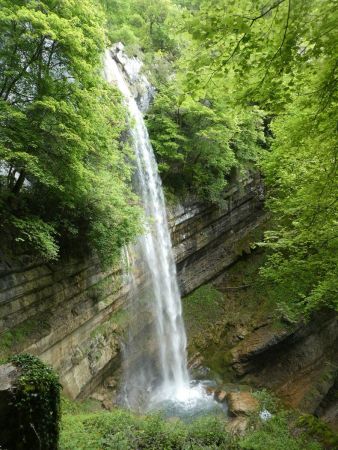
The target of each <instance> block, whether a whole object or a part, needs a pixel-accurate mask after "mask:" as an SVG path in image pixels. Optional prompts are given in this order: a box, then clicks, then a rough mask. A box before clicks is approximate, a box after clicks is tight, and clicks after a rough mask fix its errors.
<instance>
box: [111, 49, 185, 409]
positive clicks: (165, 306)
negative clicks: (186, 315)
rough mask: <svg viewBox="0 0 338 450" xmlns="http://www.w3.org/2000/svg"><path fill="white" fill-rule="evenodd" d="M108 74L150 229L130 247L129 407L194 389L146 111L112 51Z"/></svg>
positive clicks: (163, 202)
mask: <svg viewBox="0 0 338 450" xmlns="http://www.w3.org/2000/svg"><path fill="white" fill-rule="evenodd" d="M104 67H105V68H104V72H105V77H106V80H107V81H108V82H113V83H115V84H116V85H117V87H118V88H119V90H120V91H121V93H122V94H123V96H124V98H125V103H126V106H127V108H128V111H129V116H130V133H131V139H132V145H133V148H134V152H135V165H136V175H135V178H136V179H135V186H136V190H137V193H138V194H139V197H140V199H141V202H142V207H143V209H144V216H145V221H146V231H145V233H144V234H143V235H142V236H139V237H138V239H137V241H136V242H135V243H134V245H132V246H130V247H129V248H128V249H126V259H127V260H128V265H129V272H128V282H129V284H130V291H131V294H130V297H131V299H130V307H129V312H130V316H131V319H130V320H131V323H130V326H129V339H128V342H127V344H126V349H125V356H126V357H125V368H124V376H125V399H126V403H127V405H129V406H130V407H134V408H135V407H137V406H140V405H142V406H143V407H144V404H146V405H147V404H148V405H149V403H151V402H152V401H154V399H158V398H161V399H166V398H168V399H172V398H178V399H180V398H183V397H184V395H185V393H186V392H187V391H188V390H189V375H188V370H187V356H186V334H185V329H184V323H183V319H182V306H181V298H180V293H179V288H178V285H177V279H176V266H175V261H174V257H173V252H172V245H171V240H170V233H169V227H168V222H167V216H166V207H165V201H164V195H163V190H162V184H161V179H160V177H159V174H158V167H157V163H156V159H155V156H154V152H153V149H152V146H151V143H150V139H149V136H148V131H147V128H146V126H145V123H144V119H143V116H142V113H141V111H140V109H139V107H138V105H137V103H136V100H135V99H134V96H133V95H132V93H131V91H130V87H129V85H128V83H127V81H126V80H125V78H124V74H123V70H122V69H120V67H119V65H118V64H117V62H116V61H115V60H114V58H113V57H112V54H111V52H110V51H109V50H108V51H106V54H105V66H104Z"/></svg>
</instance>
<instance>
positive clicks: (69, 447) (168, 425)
mask: <svg viewBox="0 0 338 450" xmlns="http://www.w3.org/2000/svg"><path fill="white" fill-rule="evenodd" d="M257 398H259V399H260V400H262V401H261V407H263V406H264V405H267V403H266V402H267V401H268V404H269V405H270V406H271V405H272V403H271V402H273V400H271V399H268V394H267V393H266V392H263V393H262V394H261V395H260V394H258V396H257ZM267 399H268V400H267ZM85 408H87V406H86V407H85ZM63 411H64V414H63V419H62V427H61V441H60V450H214V449H223V450H321V449H333V448H334V447H332V446H330V445H329V446H327V442H324V441H322V440H321V437H320V436H318V435H316V436H314V435H313V433H310V432H309V430H308V428H307V427H306V426H304V425H303V424H301V423H300V419H299V416H297V414H295V413H291V412H285V411H281V410H279V411H278V412H276V413H275V414H274V415H273V417H272V418H271V419H270V420H268V421H262V420H261V419H260V418H259V416H258V414H255V415H252V416H250V417H249V418H247V420H248V427H247V431H246V432H245V434H244V435H241V436H239V435H236V434H233V433H230V432H229V431H228V428H227V427H228V423H229V420H228V419H227V418H224V419H221V418H219V417H203V418H199V419H196V420H195V421H193V422H191V423H184V422H182V421H181V420H179V419H178V418H172V419H169V420H165V419H164V418H162V417H161V416H160V415H159V414H152V415H136V414H134V413H132V412H130V411H126V410H123V409H116V410H113V411H112V412H106V411H102V412H96V413H88V412H84V410H83V408H82V406H80V407H79V406H76V407H72V406H71V404H69V403H67V404H66V405H65V409H64V408H63ZM332 442H333V441H332Z"/></svg>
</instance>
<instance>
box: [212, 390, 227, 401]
mask: <svg viewBox="0 0 338 450" xmlns="http://www.w3.org/2000/svg"><path fill="white" fill-rule="evenodd" d="M214 396H215V400H217V401H218V402H220V403H223V402H224V401H225V399H226V396H227V393H226V392H225V391H215V394H214Z"/></svg>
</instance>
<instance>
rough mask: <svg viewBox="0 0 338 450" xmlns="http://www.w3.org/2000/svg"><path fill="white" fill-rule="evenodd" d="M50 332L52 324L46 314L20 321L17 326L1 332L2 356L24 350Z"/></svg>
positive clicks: (0, 347) (0, 345)
mask: <svg viewBox="0 0 338 450" xmlns="http://www.w3.org/2000/svg"><path fill="white" fill-rule="evenodd" d="M49 332H50V324H49V323H48V320H47V317H46V315H45V314H38V315H37V316H35V317H33V318H29V319H27V320H24V321H23V322H21V323H19V324H18V325H16V326H15V327H13V328H11V329H10V330H7V331H5V332H3V333H2V334H1V339H0V358H6V357H8V356H9V355H12V354H14V353H18V352H20V351H22V348H23V347H25V346H26V347H27V346H28V345H29V344H30V343H33V342H34V341H35V340H37V339H38V338H41V337H42V336H44V335H46V334H48V333H49Z"/></svg>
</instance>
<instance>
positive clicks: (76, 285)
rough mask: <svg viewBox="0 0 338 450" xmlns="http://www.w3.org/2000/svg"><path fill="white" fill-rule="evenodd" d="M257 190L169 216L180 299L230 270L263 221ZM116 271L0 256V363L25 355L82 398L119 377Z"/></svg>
mask: <svg viewBox="0 0 338 450" xmlns="http://www.w3.org/2000/svg"><path fill="white" fill-rule="evenodd" d="M261 194H262V193H261V184H260V180H259V179H258V178H254V177H248V178H247V179H245V180H243V181H242V182H241V183H239V184H237V185H235V186H233V187H231V188H230V189H229V190H228V192H227V193H226V195H225V200H224V206H223V207H222V208H216V207H215V206H212V205H205V204H202V203H200V202H197V201H193V200H191V201H189V202H186V204H184V205H179V206H177V207H175V208H173V210H172V211H171V214H170V223H171V228H172V238H173V245H174V250H175V255H176V260H177V269H178V277H179V281H180V285H181V290H182V293H183V294H186V293H188V292H190V291H192V290H193V289H195V288H196V287H198V286H199V285H201V284H202V283H204V282H205V281H207V280H209V279H211V278H213V277H215V276H216V275H217V274H219V273H220V272H221V271H222V270H224V268H226V267H227V266H228V265H230V264H232V263H233V262H234V261H235V260H236V258H237V255H238V254H239V253H240V249H241V247H242V246H243V245H244V244H243V242H245V236H246V234H247V233H248V232H249V231H250V230H252V229H253V228H255V227H256V226H258V224H259V223H260V221H261V220H262V217H263V212H262V208H261V200H262V198H261ZM127 289H128V287H127V286H125V285H123V283H122V271H121V267H116V268H112V269H110V270H107V271H104V270H103V269H102V267H101V265H100V263H99V262H98V261H97V260H96V259H95V258H88V259H87V260H85V261H78V260H70V261H62V262H60V263H58V264H35V265H32V264H23V263H21V264H19V263H18V262H17V260H16V258H14V257H13V256H11V255H8V254H2V253H0V356H6V355H8V354H12V353H18V352H23V351H25V352H30V353H33V354H35V355H38V356H40V357H41V358H42V360H44V361H45V362H47V363H49V364H51V365H52V366H53V367H54V368H55V369H56V370H58V372H59V374H60V377H61V382H62V384H63V386H64V392H65V393H66V394H67V395H69V396H70V397H72V398H78V397H84V396H86V395H88V394H90V393H91V392H92V391H94V390H95V389H96V387H97V386H98V385H99V384H101V383H102V381H103V379H104V378H105V377H107V376H108V375H111V374H112V373H114V372H116V371H118V370H119V367H120V359H121V357H120V342H121V335H122V334H123V331H124V329H125V326H126V312H125V311H124V308H123V305H124V302H125V299H126V296H127Z"/></svg>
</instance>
